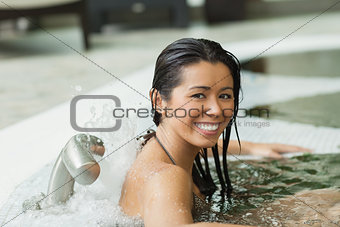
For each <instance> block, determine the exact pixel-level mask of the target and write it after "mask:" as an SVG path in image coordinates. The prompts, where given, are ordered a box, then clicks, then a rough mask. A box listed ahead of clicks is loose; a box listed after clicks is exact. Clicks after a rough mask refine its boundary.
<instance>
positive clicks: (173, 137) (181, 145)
mask: <svg viewBox="0 0 340 227" xmlns="http://www.w3.org/2000/svg"><path fill="white" fill-rule="evenodd" d="M156 136H157V138H158V139H159V141H160V142H161V143H162V145H163V146H164V148H165V149H166V150H167V151H168V153H169V154H170V155H171V156H172V158H173V159H174V161H175V162H176V165H178V166H180V167H182V168H183V169H185V170H186V171H187V172H188V174H190V175H191V172H192V166H193V163H194V160H195V157H196V155H197V153H198V152H199V150H200V148H199V147H196V146H194V145H192V144H189V143H188V142H187V141H185V140H184V139H183V137H181V136H180V135H178V134H176V133H174V132H173V131H172V130H168V129H166V128H164V126H163V125H162V124H160V125H159V126H158V127H157V130H156ZM161 149H163V148H161ZM164 155H166V153H165V152H164ZM166 156H167V155H166Z"/></svg>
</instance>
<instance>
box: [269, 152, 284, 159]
mask: <svg viewBox="0 0 340 227" xmlns="http://www.w3.org/2000/svg"><path fill="white" fill-rule="evenodd" d="M267 157H268V158H273V159H282V158H284V157H283V156H282V155H280V154H279V153H276V152H270V153H269V155H268V156H267Z"/></svg>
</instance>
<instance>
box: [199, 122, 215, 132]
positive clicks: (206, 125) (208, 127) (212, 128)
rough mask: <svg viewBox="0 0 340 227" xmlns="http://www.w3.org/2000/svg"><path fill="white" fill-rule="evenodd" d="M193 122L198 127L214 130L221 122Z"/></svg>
mask: <svg viewBox="0 0 340 227" xmlns="http://www.w3.org/2000/svg"><path fill="white" fill-rule="evenodd" d="M194 124H195V125H196V126H197V128H199V129H202V130H205V131H211V132H214V131H216V130H217V129H218V127H219V126H220V124H221V123H194Z"/></svg>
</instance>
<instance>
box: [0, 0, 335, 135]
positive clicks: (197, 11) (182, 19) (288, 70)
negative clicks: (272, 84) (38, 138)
mask: <svg viewBox="0 0 340 227" xmlns="http://www.w3.org/2000/svg"><path fill="white" fill-rule="evenodd" d="M339 10H340V4H337V1H331V0H323V1H319V0H237V1H236V0H234V1H232V0H162V1H160V0H139V1H133V0H124V1H118V0H87V1H76V0H49V1H46V0H43V1H38V0H27V1H22V0H12V1H10V0H8V1H6V0H4V1H1V3H0V80H1V83H0V109H1V112H0V115H1V118H0V129H1V128H4V127H6V126H9V125H11V124H13V123H16V122H18V121H21V120H23V119H25V118H27V117H30V116H33V115H35V114H37V113H40V112H42V111H44V110H47V109H49V108H51V107H53V106H55V105H57V104H60V103H62V102H65V101H66V100H69V99H70V98H71V97H73V96H74V95H77V94H81V93H85V92H86V91H89V90H91V89H94V88H96V87H99V86H101V85H104V84H107V83H109V82H110V81H113V80H114V79H113V76H112V75H114V76H116V77H119V78H123V77H124V76H125V75H127V74H129V73H131V72H134V71H137V70H138V69H141V68H143V67H145V66H149V65H152V64H154V63H155V60H156V57H157V56H158V54H159V53H160V51H161V50H162V49H163V48H164V47H165V46H166V45H168V44H169V43H171V42H172V41H174V40H176V39H179V38H183V37H197V38H199V37H202V38H208V39H213V40H216V41H217V42H220V43H222V44H225V43H234V42H239V41H244V40H257V39H263V38H277V40H280V39H282V38H284V37H285V36H286V35H288V34H289V33H291V32H293V31H294V30H296V29H297V28H299V27H300V26H302V25H305V26H303V27H301V29H299V30H298V31H297V32H296V33H295V34H292V37H299V36H306V35H307V36H308V35H320V34H332V35H334V34H335V35H339V33H340V27H339V26H337V23H338V22H339V21H340V14H339V12H340V11H339ZM314 17H315V18H314ZM312 18H314V20H313V21H310V20H311V19H312ZM309 22H310V23H309ZM236 54H237V53H236ZM308 56H309V57H308V58H306V56H304V55H296V54H295V55H294V56H293V55H290V56H289V57H284V56H283V57H280V56H279V57H274V58H270V59H261V58H259V59H257V60H256V61H252V62H251V63H249V64H248V65H247V66H245V68H246V69H250V70H252V71H253V72H266V73H278V74H280V73H281V74H287V75H290V74H291V75H297V74H298V75H304V76H310V75H318V76H320V75H322V76H326V77H335V76H339V73H338V72H339V69H340V68H339V65H338V63H337V62H338V60H339V51H337V50H333V51H331V50H330V51H328V52H322V53H320V52H313V53H308ZM320 56H321V57H320ZM254 57H255V56H254ZM292 57H293V58H294V59H292ZM298 59H300V60H301V59H305V61H304V62H302V63H301V62H298V63H297V60H298ZM310 61H312V65H314V66H317V67H314V68H311V67H310ZM282 62H284V64H282ZM294 63H295V65H290V67H285V65H287V64H294ZM300 64H303V66H304V67H300V66H301V65H300ZM282 66H283V67H282ZM110 74H111V75H110ZM147 83H150V85H151V81H148V82H147ZM122 86H124V85H122ZM122 88H123V87H122ZM337 97H338V96H336V97H332V98H333V99H337ZM296 106H300V104H296ZM316 118H317V117H316Z"/></svg>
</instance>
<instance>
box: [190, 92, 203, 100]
mask: <svg viewBox="0 0 340 227" xmlns="http://www.w3.org/2000/svg"><path fill="white" fill-rule="evenodd" d="M191 97H192V98H197V99H202V98H204V97H205V96H204V94H202V93H199V94H194V95H192V96H191Z"/></svg>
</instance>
